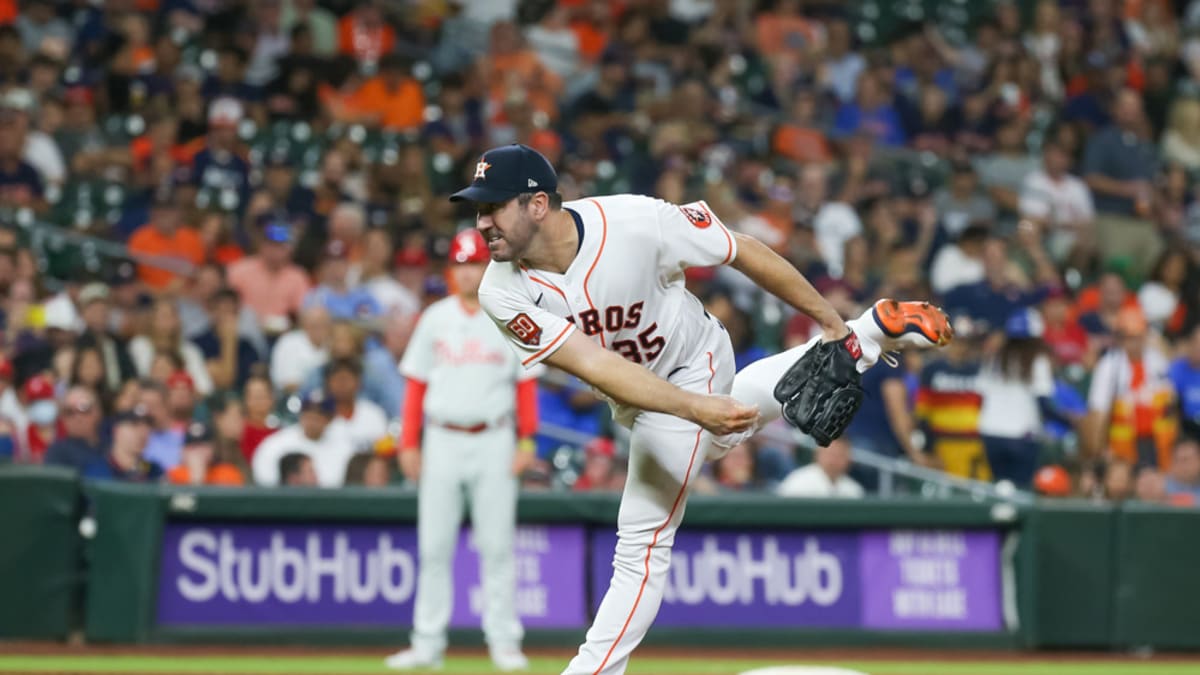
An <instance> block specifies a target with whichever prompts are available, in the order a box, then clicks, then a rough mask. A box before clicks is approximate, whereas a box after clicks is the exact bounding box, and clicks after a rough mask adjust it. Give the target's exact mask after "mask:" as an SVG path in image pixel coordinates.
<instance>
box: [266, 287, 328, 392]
mask: <svg viewBox="0 0 1200 675" xmlns="http://www.w3.org/2000/svg"><path fill="white" fill-rule="evenodd" d="M330 332H331V320H330V317H329V310H327V309H325V307H324V306H322V305H319V304H318V305H312V306H310V307H306V308H305V309H304V310H303V311H301V312H300V326H299V327H298V328H296V329H295V330H293V331H290V332H288V333H285V334H283V335H282V336H280V338H279V340H278V341H277V342H276V343H275V346H274V347H273V348H272V349H271V382H272V384H274V385H275V388H276V389H279V390H281V391H283V392H286V393H291V392H294V391H296V390H297V389H299V388H300V386H301V385H302V384H304V378H305V377H306V376H307V375H308V374H309V373H311V372H312V371H314V370H316V369H317V368H320V367H321V366H323V365H325V362H326V361H327V360H328V359H329V342H330Z"/></svg>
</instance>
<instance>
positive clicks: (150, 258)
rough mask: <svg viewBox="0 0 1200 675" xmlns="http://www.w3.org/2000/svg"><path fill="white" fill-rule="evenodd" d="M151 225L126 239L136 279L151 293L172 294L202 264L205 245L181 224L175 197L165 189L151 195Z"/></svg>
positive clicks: (197, 234)
mask: <svg viewBox="0 0 1200 675" xmlns="http://www.w3.org/2000/svg"><path fill="white" fill-rule="evenodd" d="M153 200H154V201H153V204H152V205H151V207H150V222H149V223H146V224H145V225H142V226H141V227H139V228H138V229H137V230H136V231H134V233H133V235H132V236H130V238H129V252H130V253H131V254H133V256H134V258H135V259H137V260H138V262H139V263H140V264H139V265H138V276H139V277H140V278H141V280H142V283H143V284H145V286H146V287H147V288H149V289H150V290H151V291H154V292H158V293H163V292H170V293H174V292H177V291H179V290H181V288H182V286H183V284H184V283H185V278H186V277H187V276H189V275H190V274H191V272H192V270H193V269H194V267H195V266H197V265H200V264H201V263H203V262H204V241H203V240H202V239H200V234H199V233H198V232H196V230H194V229H192V228H191V227H189V226H187V225H186V224H184V223H183V222H182V213H181V211H180V209H179V204H178V202H177V201H176V198H175V195H174V194H173V193H172V192H171V191H170V190H168V189H159V190H156V191H155V192H154V196H153Z"/></svg>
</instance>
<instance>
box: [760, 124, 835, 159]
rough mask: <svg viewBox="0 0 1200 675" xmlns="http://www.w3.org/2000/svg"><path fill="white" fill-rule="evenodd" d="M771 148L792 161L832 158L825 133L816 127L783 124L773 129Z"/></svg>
mask: <svg viewBox="0 0 1200 675" xmlns="http://www.w3.org/2000/svg"><path fill="white" fill-rule="evenodd" d="M771 149H772V150H774V151H775V154H777V155H779V156H780V157H786V158H788V159H790V160H792V161H794V162H801V163H807V162H819V163H824V162H828V161H829V160H830V159H832V158H833V154H832V153H831V152H830V151H829V142H828V141H826V140H825V134H822V133H821V132H820V130H818V129H812V128H809V127H801V126H797V125H794V124H784V125H782V126H780V127H779V128H778V129H776V130H775V136H774V138H772V139H771Z"/></svg>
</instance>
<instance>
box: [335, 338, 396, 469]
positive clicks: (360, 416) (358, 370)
mask: <svg viewBox="0 0 1200 675" xmlns="http://www.w3.org/2000/svg"><path fill="white" fill-rule="evenodd" d="M325 391H326V392H327V393H328V395H329V398H330V399H332V400H333V404H334V408H335V413H336V414H335V416H334V418H333V421H332V422H331V423H330V424H329V433H330V434H333V435H337V436H340V437H342V438H345V439H347V440H348V441H349V442H350V443H351V444H352V445H353V446H354V448H355V449H356V450H361V449H364V448H369V447H373V445H374V443H375V441H378V440H379V439H380V438H383V437H384V436H386V435H387V420H388V416H387V414H385V413H384V411H383V409H382V408H380V407H379V406H377V405H375V404H374V403H372V402H371V401H370V400H368V399H366V398H365V397H363V396H361V395H360V394H361V391H362V363H361V362H360V361H358V360H357V359H352V358H340V359H334V360H332V361H330V362H329V364H328V365H326V366H325ZM399 413H400V410H399V409H396V410H394V411H393V412H392V414H393V415H399Z"/></svg>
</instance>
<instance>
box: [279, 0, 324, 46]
mask: <svg viewBox="0 0 1200 675" xmlns="http://www.w3.org/2000/svg"><path fill="white" fill-rule="evenodd" d="M282 20H283V26H284V29H285V30H288V31H291V30H292V29H293V27H295V26H297V25H302V26H304V27H306V28H308V32H309V34H310V35H312V45H313V53H314V54H315V55H316V56H320V57H322V58H324V57H329V56H333V55H334V54H335V53H336V52H337V48H338V25H337V17H336V16H334V14H333V12H330V11H329V10H327V9H325V8H324V7H321V6H320V4H318V3H317V0H283V17H282Z"/></svg>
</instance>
